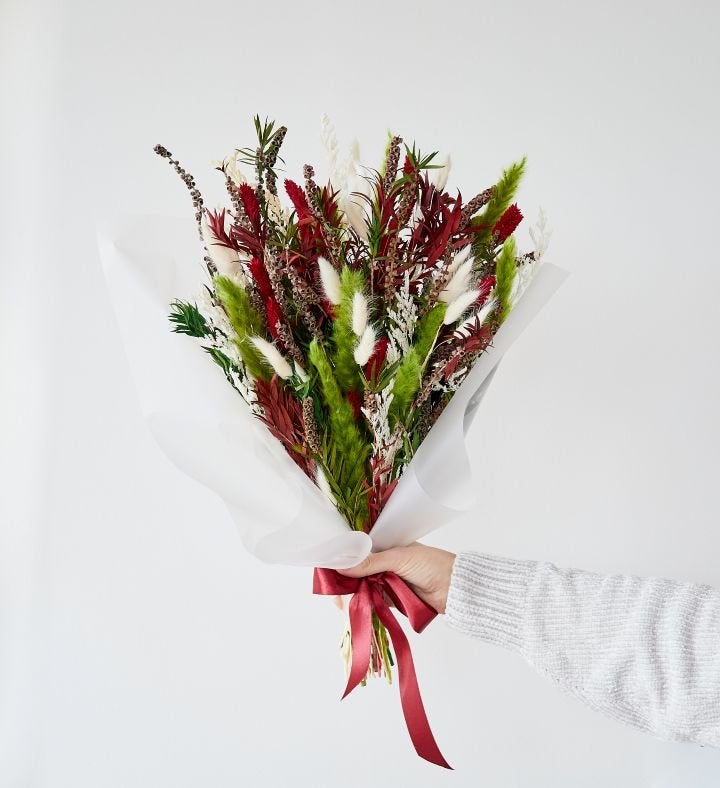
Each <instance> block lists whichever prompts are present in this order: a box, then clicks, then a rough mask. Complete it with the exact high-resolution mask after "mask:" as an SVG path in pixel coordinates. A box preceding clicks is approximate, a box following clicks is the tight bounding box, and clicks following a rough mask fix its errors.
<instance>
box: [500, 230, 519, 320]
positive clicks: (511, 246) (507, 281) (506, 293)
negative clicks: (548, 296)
mask: <svg viewBox="0 0 720 788" xmlns="http://www.w3.org/2000/svg"><path fill="white" fill-rule="evenodd" d="M516 274H517V263H516V261H515V239H514V238H513V237H512V235H511V236H510V237H509V238H508V239H507V240H506V241H505V243H504V244H503V246H502V250H501V251H500V254H499V255H498V258H497V264H496V267H495V295H496V297H497V299H498V306H499V308H498V320H499V321H500V323H502V322H503V321H504V320H505V318H506V317H507V316H508V314H509V312H510V308H511V304H510V293H511V292H512V287H513V282H514V281H515V276H516Z"/></svg>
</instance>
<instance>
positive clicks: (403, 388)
mask: <svg viewBox="0 0 720 788" xmlns="http://www.w3.org/2000/svg"><path fill="white" fill-rule="evenodd" d="M421 377H422V363H421V361H420V356H419V354H418V352H417V350H416V349H415V348H414V347H413V348H410V350H409V351H408V353H407V355H406V356H405V358H403V360H402V362H401V363H400V366H399V367H398V370H397V372H396V373H395V383H394V384H393V389H392V393H393V398H392V402H391V403H390V410H389V415H390V423H391V425H394V424H396V423H397V421H398V420H401V419H404V418H405V416H406V414H407V410H408V408H409V407H410V405H411V404H412V401H413V398H414V397H415V394H416V392H417V390H418V389H419V388H420V379H421Z"/></svg>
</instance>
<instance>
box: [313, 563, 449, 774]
mask: <svg viewBox="0 0 720 788" xmlns="http://www.w3.org/2000/svg"><path fill="white" fill-rule="evenodd" d="M313 594H323V595H331V596H335V595H336V594H340V595H343V594H352V595H353V597H352V599H351V600H350V608H349V614H350V636H351V640H352V665H351V667H350V676H349V677H348V683H347V687H346V688H345V692H344V693H343V698H345V697H346V696H347V695H348V694H349V693H350V692H352V691H353V690H354V689H355V687H357V685H358V684H359V683H360V682H361V681H362V680H363V679H364V678H365V676H366V675H367V672H368V668H369V667H370V644H371V641H372V614H373V612H374V613H375V614H376V615H377V617H378V618H379V619H380V621H382V623H383V624H384V625H385V627H386V629H387V631H388V634H389V635H390V640H391V642H392V644H393V648H394V649H395V656H396V658H397V666H398V678H399V684H400V703H401V704H402V710H403V715H404V716H405V723H406V725H407V729H408V733H409V734H410V738H411V740H412V743H413V745H414V746H415V750H416V752H417V754H418V755H419V756H420V757H421V758H424V759H425V760H426V761H430V762H431V763H435V764H437V765H438V766H443V767H445V768H446V769H452V766H450V765H449V764H448V762H447V761H446V760H445V758H443V756H442V753H441V752H440V748H439V747H438V746H437V743H436V741H435V737H434V736H433V734H432V731H431V730H430V723H429V722H428V718H427V714H426V713H425V707H424V706H423V702H422V698H421V697H420V687H419V686H418V681H417V676H416V675H415V664H414V662H413V658H412V653H411V651H410V644H409V643H408V639H407V637H406V636H405V633H404V632H403V630H402V627H401V626H400V624H399V623H398V621H397V619H396V618H395V616H394V615H393V614H392V611H391V610H390V607H389V605H388V603H387V601H386V599H385V594H387V596H388V597H389V598H390V599H391V600H392V601H393V603H394V604H395V606H396V607H397V609H398V610H399V611H400V613H402V614H403V615H404V616H407V619H408V621H409V622H410V626H411V627H412V628H413V629H414V630H415V631H416V632H422V631H423V629H425V627H426V626H427V625H428V624H429V623H430V622H431V621H432V620H433V619H434V618H435V616H436V615H437V612H436V611H435V610H433V608H431V607H430V605H428V604H427V603H425V602H423V600H422V599H420V597H418V596H417V594H415V593H414V592H413V591H412V590H411V589H410V587H409V586H408V585H407V584H406V583H405V581H404V580H402V579H401V578H399V577H398V576H397V575H396V574H394V573H393V572H380V573H379V574H375V575H369V576H368V577H346V576H345V575H341V574H340V573H339V572H336V571H335V570H334V569H316V570H315V573H314V575H313Z"/></svg>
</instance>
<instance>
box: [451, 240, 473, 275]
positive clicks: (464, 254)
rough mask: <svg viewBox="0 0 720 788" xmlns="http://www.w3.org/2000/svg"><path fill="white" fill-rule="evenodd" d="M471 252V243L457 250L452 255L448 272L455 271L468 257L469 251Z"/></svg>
mask: <svg viewBox="0 0 720 788" xmlns="http://www.w3.org/2000/svg"><path fill="white" fill-rule="evenodd" d="M471 252H472V244H468V245H467V246H466V247H465V248H464V249H462V250H461V251H459V252H458V253H457V254H456V255H455V257H453V259H452V262H451V263H450V265H449V266H448V269H447V270H448V273H451V274H453V273H455V271H457V269H458V268H459V267H460V266H461V265H462V264H463V263H464V262H465V261H466V260H467V259H468V257H470V253H471Z"/></svg>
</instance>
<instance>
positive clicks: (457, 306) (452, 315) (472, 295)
mask: <svg viewBox="0 0 720 788" xmlns="http://www.w3.org/2000/svg"><path fill="white" fill-rule="evenodd" d="M479 295H480V291H479V290H466V291H465V292H464V293H462V294H461V295H459V296H458V297H457V298H456V299H455V300H454V301H453V302H452V303H451V304H448V308H447V311H446V312H445V317H444V318H443V323H444V324H445V325H446V326H450V325H452V324H453V323H455V322H457V321H458V320H459V319H460V318H461V317H462V315H463V312H465V310H466V309H468V308H469V307H470V306H471V305H472V303H473V302H474V301H475V299H476V298H477V297H478V296H479Z"/></svg>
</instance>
